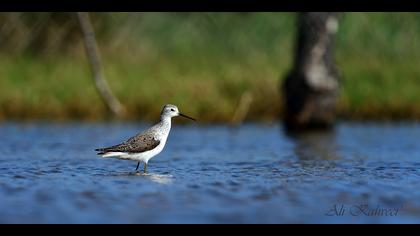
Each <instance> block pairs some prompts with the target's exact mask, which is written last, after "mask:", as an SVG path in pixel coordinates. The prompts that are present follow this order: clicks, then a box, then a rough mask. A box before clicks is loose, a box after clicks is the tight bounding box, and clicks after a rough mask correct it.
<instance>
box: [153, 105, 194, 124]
mask: <svg viewBox="0 0 420 236" xmlns="http://www.w3.org/2000/svg"><path fill="white" fill-rule="evenodd" d="M175 116H182V117H185V118H188V119H190V120H193V121H195V119H194V118H191V117H189V116H187V115H184V114H182V113H180V112H179V110H178V107H177V106H175V105H172V104H166V105H165V106H164V107H163V109H162V113H161V117H170V118H171V117H175Z"/></svg>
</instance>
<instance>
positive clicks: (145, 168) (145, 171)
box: [144, 162, 147, 174]
mask: <svg viewBox="0 0 420 236" xmlns="http://www.w3.org/2000/svg"><path fill="white" fill-rule="evenodd" d="M144 173H145V174H146V173H147V163H146V162H145V163H144Z"/></svg>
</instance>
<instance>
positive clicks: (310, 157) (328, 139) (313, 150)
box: [285, 129, 340, 161]
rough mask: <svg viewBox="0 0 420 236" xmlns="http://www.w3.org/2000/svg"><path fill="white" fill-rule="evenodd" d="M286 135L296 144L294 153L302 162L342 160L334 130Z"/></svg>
mask: <svg viewBox="0 0 420 236" xmlns="http://www.w3.org/2000/svg"><path fill="white" fill-rule="evenodd" d="M285 133H286V134H287V136H288V137H289V138H291V139H292V140H293V142H294V143H295V148H294V152H295V154H296V156H297V157H298V158H299V160H301V161H317V160H339V159H340V157H339V155H338V154H337V142H336V131H335V130H334V129H330V130H311V131H307V132H290V131H285Z"/></svg>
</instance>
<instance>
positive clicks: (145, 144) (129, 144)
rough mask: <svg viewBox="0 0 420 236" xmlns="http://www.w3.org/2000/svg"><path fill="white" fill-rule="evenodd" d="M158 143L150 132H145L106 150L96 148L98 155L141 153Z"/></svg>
mask: <svg viewBox="0 0 420 236" xmlns="http://www.w3.org/2000/svg"><path fill="white" fill-rule="evenodd" d="M159 143H160V141H159V140H157V139H155V137H154V135H152V130H147V131H146V132H144V133H142V134H138V135H136V136H134V137H131V138H130V139H128V140H127V141H125V142H123V143H121V144H118V145H114V146H111V147H106V148H98V149H95V151H98V152H99V153H98V155H101V154H105V153H107V152H128V153H141V152H146V151H150V150H152V149H154V148H155V147H157V146H158V145H159Z"/></svg>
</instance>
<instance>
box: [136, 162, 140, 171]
mask: <svg viewBox="0 0 420 236" xmlns="http://www.w3.org/2000/svg"><path fill="white" fill-rule="evenodd" d="M139 165H140V162H137V167H136V172H138V171H137V170H138V169H139Z"/></svg>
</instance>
